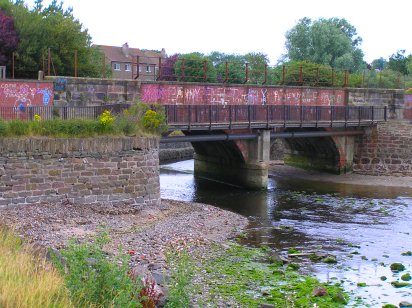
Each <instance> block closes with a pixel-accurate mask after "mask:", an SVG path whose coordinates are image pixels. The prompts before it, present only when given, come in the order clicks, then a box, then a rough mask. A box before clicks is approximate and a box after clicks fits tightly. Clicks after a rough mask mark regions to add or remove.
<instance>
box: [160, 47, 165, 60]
mask: <svg viewBox="0 0 412 308" xmlns="http://www.w3.org/2000/svg"><path fill="white" fill-rule="evenodd" d="M160 56H161V57H162V58H166V50H165V49H164V48H162V50H161V51H160Z"/></svg>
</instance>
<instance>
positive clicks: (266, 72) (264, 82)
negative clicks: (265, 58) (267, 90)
mask: <svg viewBox="0 0 412 308" xmlns="http://www.w3.org/2000/svg"><path fill="white" fill-rule="evenodd" d="M267 81H268V65H267V64H265V80H264V81H263V84H266V82H267Z"/></svg>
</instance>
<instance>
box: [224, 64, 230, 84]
mask: <svg viewBox="0 0 412 308" xmlns="http://www.w3.org/2000/svg"><path fill="white" fill-rule="evenodd" d="M225 64H226V65H225V66H226V78H225V83H226V82H228V80H229V76H228V75H229V68H228V63H227V61H226V63H225Z"/></svg>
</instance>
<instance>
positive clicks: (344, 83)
mask: <svg viewBox="0 0 412 308" xmlns="http://www.w3.org/2000/svg"><path fill="white" fill-rule="evenodd" d="M343 79H344V80H343V87H344V88H346V87H347V86H348V80H349V78H348V71H347V70H345V76H344V78H343Z"/></svg>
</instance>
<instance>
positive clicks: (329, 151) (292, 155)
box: [283, 128, 355, 174]
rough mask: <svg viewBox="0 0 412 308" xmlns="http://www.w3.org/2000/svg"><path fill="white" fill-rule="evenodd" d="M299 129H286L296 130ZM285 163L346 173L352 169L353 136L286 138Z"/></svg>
mask: <svg viewBox="0 0 412 308" xmlns="http://www.w3.org/2000/svg"><path fill="white" fill-rule="evenodd" d="M297 130H298V129H286V130H285V132H295V131H297ZM327 130H328V129H322V128H318V129H316V128H312V129H306V132H308V133H310V132H318V131H327ZM283 144H284V145H285V150H284V161H285V164H288V165H292V166H296V167H300V168H304V169H311V170H318V171H326V172H331V173H337V174H341V173H346V172H348V171H350V170H352V164H353V148H354V144H355V137H353V136H325V137H311V138H307V137H294V138H285V139H284V143H283Z"/></svg>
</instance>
